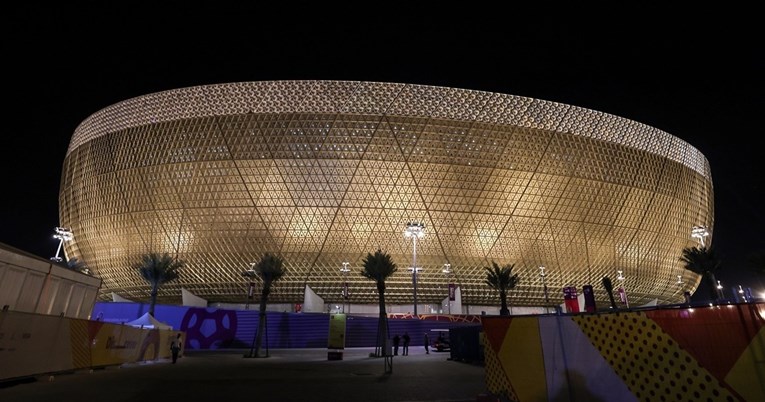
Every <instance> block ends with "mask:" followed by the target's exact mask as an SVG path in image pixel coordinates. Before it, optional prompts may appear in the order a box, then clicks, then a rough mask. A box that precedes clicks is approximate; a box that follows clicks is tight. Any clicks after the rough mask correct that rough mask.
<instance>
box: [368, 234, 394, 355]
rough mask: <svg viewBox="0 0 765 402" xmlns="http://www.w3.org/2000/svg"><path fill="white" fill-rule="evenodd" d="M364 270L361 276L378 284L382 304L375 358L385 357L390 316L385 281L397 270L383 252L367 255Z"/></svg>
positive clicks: (378, 294)
mask: <svg viewBox="0 0 765 402" xmlns="http://www.w3.org/2000/svg"><path fill="white" fill-rule="evenodd" d="M362 262H363V264H364V269H362V270H361V272H360V273H361V276H363V277H365V278H367V279H371V280H373V281H375V282H376V283H377V297H378V300H379V302H380V318H379V320H378V321H377V344H376V345H375V356H383V355H384V354H383V353H382V352H383V351H382V348H383V345H385V340H386V339H388V315H387V314H386V313H385V280H386V279H388V277H390V276H391V275H393V274H394V273H395V272H396V270H397V268H396V264H394V263H393V260H392V259H391V256H390V254H388V253H383V252H382V251H381V250H379V249H378V250H377V251H375V253H374V254H371V253H367V256H366V257H364V259H363V260H362Z"/></svg>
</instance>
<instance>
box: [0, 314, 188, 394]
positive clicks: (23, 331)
mask: <svg viewBox="0 0 765 402" xmlns="http://www.w3.org/2000/svg"><path fill="white" fill-rule="evenodd" d="M179 332H180V331H170V330H160V329H142V328H135V327H132V326H129V325H122V324H112V323H105V322H100V321H90V320H82V319H75V318H69V317H60V316H49V315H42V314H32V313H23V312H15V311H6V312H0V362H2V364H0V380H5V379H10V378H18V377H24V376H30V375H38V374H47V373H58V372H65V371H71V370H76V369H84V368H94V367H105V366H112V365H119V364H122V363H133V362H139V361H150V360H159V359H169V358H170V342H171V341H172V339H173V337H175V335H176V334H177V333H179ZM180 333H181V336H182V337H184V334H183V332H180ZM181 353H183V352H181Z"/></svg>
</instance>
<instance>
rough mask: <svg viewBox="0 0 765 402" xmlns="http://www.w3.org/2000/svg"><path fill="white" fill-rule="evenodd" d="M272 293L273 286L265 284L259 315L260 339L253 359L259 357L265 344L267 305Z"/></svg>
mask: <svg viewBox="0 0 765 402" xmlns="http://www.w3.org/2000/svg"><path fill="white" fill-rule="evenodd" d="M270 293H271V284H270V283H268V282H265V283H263V293H262V294H261V296H260V314H259V315H258V337H257V338H256V339H255V352H254V354H253V357H257V356H258V354H259V352H260V345H261V344H262V342H263V332H265V328H266V305H267V303H268V295H269V294H270Z"/></svg>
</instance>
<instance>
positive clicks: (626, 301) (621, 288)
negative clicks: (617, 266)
mask: <svg viewBox="0 0 765 402" xmlns="http://www.w3.org/2000/svg"><path fill="white" fill-rule="evenodd" d="M616 272H617V273H618V274H619V275H617V276H616V279H618V280H619V296H620V297H621V299H622V301H623V302H624V304H626V305H627V308H630V301H629V299H627V291H626V290H625V289H624V275H622V271H616Z"/></svg>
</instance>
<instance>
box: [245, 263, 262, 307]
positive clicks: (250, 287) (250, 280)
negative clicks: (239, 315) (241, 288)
mask: <svg viewBox="0 0 765 402" xmlns="http://www.w3.org/2000/svg"><path fill="white" fill-rule="evenodd" d="M254 265H255V263H252V264H251V266H250V269H248V270H246V271H243V272H242V276H243V277H245V278H247V286H248V287H247V299H246V300H245V302H244V309H245V310H249V309H250V300H252V296H253V292H254V291H255V282H253V279H254V278H255V277H256V276H257V274H258V273H257V271H255V269H253V268H252V266H254Z"/></svg>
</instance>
